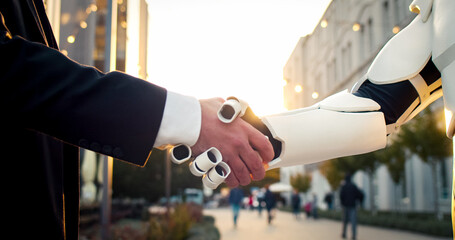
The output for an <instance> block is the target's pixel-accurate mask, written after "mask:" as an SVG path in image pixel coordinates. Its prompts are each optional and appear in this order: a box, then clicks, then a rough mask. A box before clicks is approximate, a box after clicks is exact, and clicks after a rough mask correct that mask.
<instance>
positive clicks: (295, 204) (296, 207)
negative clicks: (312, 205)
mask: <svg viewBox="0 0 455 240" xmlns="http://www.w3.org/2000/svg"><path fill="white" fill-rule="evenodd" d="M291 203H292V212H293V213H294V215H295V218H296V219H299V218H300V204H301V201H300V195H299V192H298V191H297V189H294V192H293V194H292V197H291Z"/></svg>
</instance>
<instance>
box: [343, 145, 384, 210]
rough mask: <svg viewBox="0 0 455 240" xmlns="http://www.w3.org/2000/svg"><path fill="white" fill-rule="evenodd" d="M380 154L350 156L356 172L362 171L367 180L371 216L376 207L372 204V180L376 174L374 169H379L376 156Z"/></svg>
mask: <svg viewBox="0 0 455 240" xmlns="http://www.w3.org/2000/svg"><path fill="white" fill-rule="evenodd" d="M379 154H381V152H370V153H365V154H360V155H354V156H351V157H350V158H351V159H352V160H351V161H353V162H355V166H356V167H357V169H358V170H362V171H364V172H365V173H366V174H367V175H368V178H369V189H370V194H369V196H370V207H371V212H372V213H373V214H376V207H375V203H374V189H373V178H374V174H375V173H376V169H377V168H378V167H379V165H380V162H379V158H380V157H378V155H379Z"/></svg>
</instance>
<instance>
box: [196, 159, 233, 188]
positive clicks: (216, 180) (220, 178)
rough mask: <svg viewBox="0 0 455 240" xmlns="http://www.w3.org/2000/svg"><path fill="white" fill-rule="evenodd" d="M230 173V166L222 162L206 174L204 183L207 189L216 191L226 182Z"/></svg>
mask: <svg viewBox="0 0 455 240" xmlns="http://www.w3.org/2000/svg"><path fill="white" fill-rule="evenodd" d="M230 173H231V169H230V168H229V166H228V165H227V164H226V163H225V162H220V163H219V164H218V165H216V166H215V167H213V168H212V169H210V170H209V171H208V172H207V173H206V174H204V176H203V177H202V182H203V183H204V185H205V186H206V187H208V188H211V189H216V188H217V187H218V186H219V185H220V184H221V183H223V182H224V180H226V178H227V176H228V175H229V174H230Z"/></svg>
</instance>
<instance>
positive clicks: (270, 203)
mask: <svg viewBox="0 0 455 240" xmlns="http://www.w3.org/2000/svg"><path fill="white" fill-rule="evenodd" d="M265 189H266V190H265V196H264V201H265V206H266V209H267V223H268V224H271V223H272V219H273V217H274V209H275V206H276V199H275V196H274V195H273V193H272V192H271V191H270V189H269V185H267V186H266V187H265Z"/></svg>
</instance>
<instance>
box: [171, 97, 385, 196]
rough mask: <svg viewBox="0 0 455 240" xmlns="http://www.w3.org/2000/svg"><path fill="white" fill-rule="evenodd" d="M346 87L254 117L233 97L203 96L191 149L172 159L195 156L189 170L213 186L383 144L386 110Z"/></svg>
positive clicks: (182, 149) (183, 148)
mask: <svg viewBox="0 0 455 240" xmlns="http://www.w3.org/2000/svg"><path fill="white" fill-rule="evenodd" d="M379 108H380V107H379V105H378V104H377V103H376V102H374V101H373V100H371V99H368V98H363V97H358V96H355V95H353V94H351V93H349V92H347V91H343V92H340V93H337V94H334V95H332V96H330V97H328V98H326V99H324V100H322V101H321V102H319V103H317V104H314V105H313V106H311V107H308V108H301V109H297V110H293V111H288V112H283V113H278V114H274V115H269V116H264V117H262V118H258V117H257V116H256V115H254V113H253V112H252V111H251V109H250V108H249V107H248V105H247V104H246V103H245V102H243V101H241V100H238V99H236V98H229V99H228V100H227V101H225V102H224V101H223V100H222V99H219V100H216V101H213V99H211V100H202V101H201V110H202V127H201V131H200V136H199V139H198V141H197V142H196V144H195V145H194V146H192V147H191V148H190V147H189V146H185V145H176V146H174V147H173V148H172V149H171V155H172V159H173V161H174V162H175V163H179V164H180V163H182V162H185V161H186V160H188V159H190V157H191V156H192V154H194V155H195V156H197V157H196V158H195V159H194V161H193V162H192V163H190V165H189V167H190V171H191V172H192V173H193V174H194V175H196V176H202V181H203V183H204V185H206V186H207V187H210V188H212V189H214V188H216V187H218V185H219V184H221V183H222V182H223V181H225V182H226V184H227V185H228V186H229V187H235V186H238V185H239V184H240V185H247V184H249V183H250V182H251V180H261V179H262V178H264V176H265V171H266V170H267V169H271V168H279V167H287V166H295V165H302V164H307V163H313V162H319V161H324V160H329V159H334V158H337V157H343V156H350V155H356V154H362V153H367V152H371V151H374V150H377V149H381V148H384V147H385V146H386V143H387V131H386V124H385V120H384V114H383V113H382V112H380V111H378V110H379Z"/></svg>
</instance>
